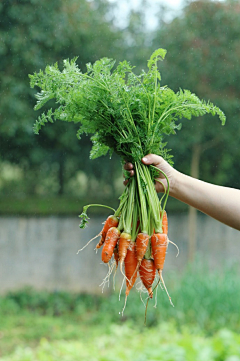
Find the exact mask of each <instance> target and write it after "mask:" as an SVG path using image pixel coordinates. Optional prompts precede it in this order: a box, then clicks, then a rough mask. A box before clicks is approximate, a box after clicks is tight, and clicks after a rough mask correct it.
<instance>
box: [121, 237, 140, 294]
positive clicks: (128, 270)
mask: <svg viewBox="0 0 240 361" xmlns="http://www.w3.org/2000/svg"><path fill="white" fill-rule="evenodd" d="M124 265H125V275H126V286H127V287H126V296H128V295H129V292H130V290H131V288H132V287H133V285H134V283H135V281H136V279H137V272H136V268H137V265H138V261H137V257H136V243H135V242H133V241H130V244H129V247H128V250H127V255H126V257H125V260H124Z"/></svg>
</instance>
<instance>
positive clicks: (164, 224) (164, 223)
mask: <svg viewBox="0 0 240 361" xmlns="http://www.w3.org/2000/svg"><path fill="white" fill-rule="evenodd" d="M162 230H163V233H165V234H168V218H167V212H166V211H164V213H163V219H162Z"/></svg>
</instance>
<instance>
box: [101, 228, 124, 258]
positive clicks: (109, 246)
mask: <svg viewBox="0 0 240 361" xmlns="http://www.w3.org/2000/svg"><path fill="white" fill-rule="evenodd" d="M119 236H120V231H119V229H118V228H116V227H111V228H109V230H108V231H107V234H106V238H105V242H104V245H103V249H102V261H103V262H104V263H108V262H109V261H110V259H111V257H112V255H113V251H114V248H115V246H116V245H117V242H118V240H119Z"/></svg>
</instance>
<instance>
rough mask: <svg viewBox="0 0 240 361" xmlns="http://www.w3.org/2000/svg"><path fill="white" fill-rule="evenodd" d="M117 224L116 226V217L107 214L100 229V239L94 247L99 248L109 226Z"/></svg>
mask: <svg viewBox="0 0 240 361" xmlns="http://www.w3.org/2000/svg"><path fill="white" fill-rule="evenodd" d="M117 226H118V218H117V217H116V216H113V215H111V216H109V217H108V218H107V219H106V221H105V223H104V226H103V229H102V231H101V239H100V241H99V242H98V244H97V245H96V248H100V247H101V246H102V245H103V243H104V242H105V238H106V234H107V231H108V230H109V228H111V227H117Z"/></svg>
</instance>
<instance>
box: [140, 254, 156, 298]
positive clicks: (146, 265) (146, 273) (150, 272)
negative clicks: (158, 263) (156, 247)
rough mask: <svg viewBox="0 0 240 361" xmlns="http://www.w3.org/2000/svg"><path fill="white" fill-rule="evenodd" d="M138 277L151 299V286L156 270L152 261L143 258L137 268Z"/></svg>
mask: <svg viewBox="0 0 240 361" xmlns="http://www.w3.org/2000/svg"><path fill="white" fill-rule="evenodd" d="M139 275H140V278H141V280H142V283H143V285H144V286H145V287H146V289H147V290H148V294H149V297H150V298H152V297H153V291H152V284H153V282H154V279H155V276H156V268H155V265H154V261H153V260H152V259H146V258H144V259H143V260H142V262H141V265H140V268H139Z"/></svg>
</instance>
